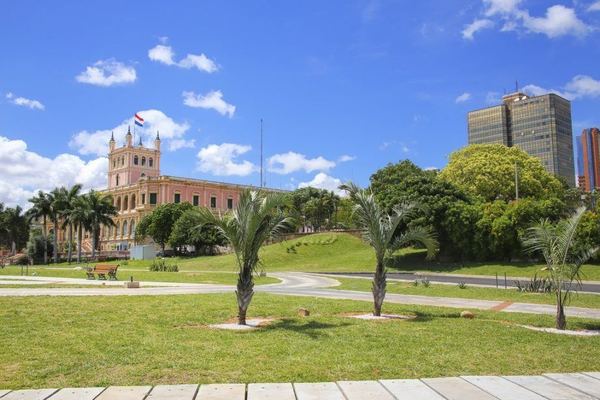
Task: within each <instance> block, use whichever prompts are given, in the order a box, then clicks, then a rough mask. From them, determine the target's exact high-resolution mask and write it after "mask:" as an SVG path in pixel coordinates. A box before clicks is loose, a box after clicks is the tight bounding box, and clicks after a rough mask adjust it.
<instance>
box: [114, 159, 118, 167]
mask: <svg viewBox="0 0 600 400" xmlns="http://www.w3.org/2000/svg"><path fill="white" fill-rule="evenodd" d="M113 168H117V160H115V159H113Z"/></svg>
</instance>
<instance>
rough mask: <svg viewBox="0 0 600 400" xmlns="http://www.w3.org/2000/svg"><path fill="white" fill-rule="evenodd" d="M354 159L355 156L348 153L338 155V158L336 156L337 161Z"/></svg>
mask: <svg viewBox="0 0 600 400" xmlns="http://www.w3.org/2000/svg"><path fill="white" fill-rule="evenodd" d="M354 160H356V156H350V155H348V154H344V155H342V156H340V158H338V163H343V162H348V161H354Z"/></svg>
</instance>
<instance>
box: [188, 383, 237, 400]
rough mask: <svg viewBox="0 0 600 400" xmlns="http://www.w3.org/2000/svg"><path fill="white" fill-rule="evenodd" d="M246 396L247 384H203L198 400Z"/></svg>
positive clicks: (234, 398) (218, 399) (233, 399)
mask: <svg viewBox="0 0 600 400" xmlns="http://www.w3.org/2000/svg"><path fill="white" fill-rule="evenodd" d="M245 398H246V385H244V384H242V383H240V384H233V385H221V384H210V385H201V386H200V389H199V390H198V395H197V396H196V400H244V399H245Z"/></svg>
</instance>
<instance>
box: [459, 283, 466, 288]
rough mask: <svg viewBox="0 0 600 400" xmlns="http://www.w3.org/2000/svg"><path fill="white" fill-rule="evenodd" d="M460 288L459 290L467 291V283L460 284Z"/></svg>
mask: <svg viewBox="0 0 600 400" xmlns="http://www.w3.org/2000/svg"><path fill="white" fill-rule="evenodd" d="M458 288H459V289H466V288H467V283H466V282H458Z"/></svg>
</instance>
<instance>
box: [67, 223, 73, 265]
mask: <svg viewBox="0 0 600 400" xmlns="http://www.w3.org/2000/svg"><path fill="white" fill-rule="evenodd" d="M68 241H69V248H68V250H67V259H68V261H69V264H71V260H72V258H73V246H72V244H73V224H69V239H68Z"/></svg>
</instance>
